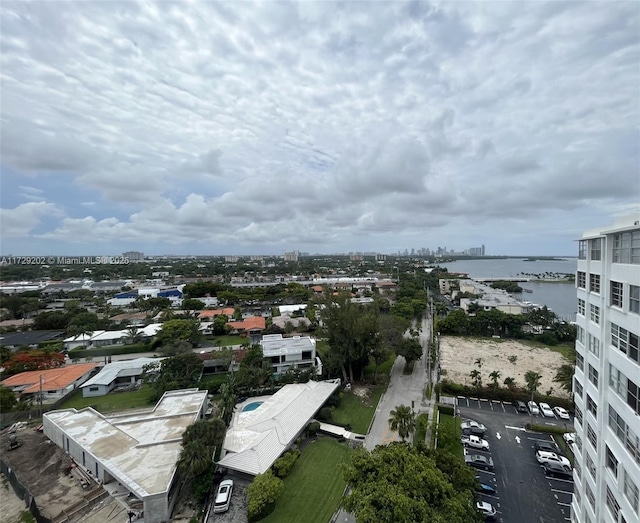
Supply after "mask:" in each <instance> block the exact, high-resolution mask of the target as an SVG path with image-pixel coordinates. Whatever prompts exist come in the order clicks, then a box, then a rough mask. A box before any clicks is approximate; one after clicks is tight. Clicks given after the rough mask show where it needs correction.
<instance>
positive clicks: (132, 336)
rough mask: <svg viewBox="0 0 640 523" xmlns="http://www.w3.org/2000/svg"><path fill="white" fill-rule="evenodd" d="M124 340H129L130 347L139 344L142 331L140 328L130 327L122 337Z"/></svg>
mask: <svg viewBox="0 0 640 523" xmlns="http://www.w3.org/2000/svg"><path fill="white" fill-rule="evenodd" d="M122 337H123V338H127V341H128V345H133V344H134V343H138V342H139V341H140V339H141V338H142V331H141V330H140V329H138V327H129V328H128V329H127V330H126V331H125V333H124V334H123V335H122Z"/></svg>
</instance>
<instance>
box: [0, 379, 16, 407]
mask: <svg viewBox="0 0 640 523" xmlns="http://www.w3.org/2000/svg"><path fill="white" fill-rule="evenodd" d="M17 403H18V400H17V399H16V395H15V394H14V393H13V391H12V390H11V389H10V388H8V387H3V386H2V385H0V412H9V411H10V410H12V409H13V407H15V406H16V404H17Z"/></svg>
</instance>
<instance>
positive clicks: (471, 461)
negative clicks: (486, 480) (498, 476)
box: [464, 454, 493, 470]
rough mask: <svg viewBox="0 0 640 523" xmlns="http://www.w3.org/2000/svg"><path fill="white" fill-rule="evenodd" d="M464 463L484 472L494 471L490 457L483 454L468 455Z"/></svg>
mask: <svg viewBox="0 0 640 523" xmlns="http://www.w3.org/2000/svg"><path fill="white" fill-rule="evenodd" d="M464 462H465V463H466V464H467V465H469V466H470V467H474V468H477V469H484V470H493V460H492V459H491V458H490V457H489V456H484V455H481V454H466V455H465V457H464Z"/></svg>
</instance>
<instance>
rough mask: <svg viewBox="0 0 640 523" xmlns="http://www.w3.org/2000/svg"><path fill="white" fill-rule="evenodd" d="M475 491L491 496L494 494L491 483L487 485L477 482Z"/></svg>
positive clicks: (494, 490)
mask: <svg viewBox="0 0 640 523" xmlns="http://www.w3.org/2000/svg"><path fill="white" fill-rule="evenodd" d="M476 491H477V492H480V493H481V494H489V495H491V496H495V495H496V489H494V488H493V487H492V486H491V485H487V484H486V483H478V486H477V487H476Z"/></svg>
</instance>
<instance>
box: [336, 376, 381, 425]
mask: <svg viewBox="0 0 640 523" xmlns="http://www.w3.org/2000/svg"><path fill="white" fill-rule="evenodd" d="M386 387H387V386H386V385H378V386H376V387H373V388H371V389H370V393H369V397H368V398H367V399H365V400H363V399H362V398H360V397H358V396H356V395H355V394H353V393H352V392H344V393H343V396H342V401H341V402H340V406H339V407H338V408H337V409H336V410H335V411H334V413H333V419H334V421H337V422H338V423H342V424H347V423H348V424H349V425H351V430H353V432H357V433H359V434H366V433H367V431H368V430H369V425H370V424H371V420H372V419H373V415H374V414H375V412H376V407H377V406H378V400H379V399H380V396H381V395H382V393H383V392H384V391H385V389H386Z"/></svg>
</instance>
